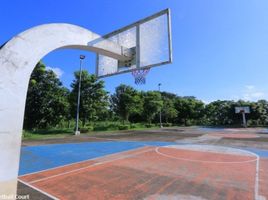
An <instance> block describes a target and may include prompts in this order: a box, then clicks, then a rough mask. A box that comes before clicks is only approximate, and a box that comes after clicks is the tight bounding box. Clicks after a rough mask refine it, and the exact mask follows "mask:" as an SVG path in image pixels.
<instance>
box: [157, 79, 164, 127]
mask: <svg viewBox="0 0 268 200" xmlns="http://www.w3.org/2000/svg"><path fill="white" fill-rule="evenodd" d="M161 85H162V84H161V83H158V91H159V93H160V92H161V90H160V87H161ZM159 123H160V128H163V126H162V108H160V112H159Z"/></svg>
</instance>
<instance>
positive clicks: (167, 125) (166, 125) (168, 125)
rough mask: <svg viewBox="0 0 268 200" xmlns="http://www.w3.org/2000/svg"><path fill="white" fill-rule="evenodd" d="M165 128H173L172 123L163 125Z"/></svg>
mask: <svg viewBox="0 0 268 200" xmlns="http://www.w3.org/2000/svg"><path fill="white" fill-rule="evenodd" d="M162 125H163V126H164V127H170V126H172V123H163V124H162Z"/></svg>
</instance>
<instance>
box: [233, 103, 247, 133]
mask: <svg viewBox="0 0 268 200" xmlns="http://www.w3.org/2000/svg"><path fill="white" fill-rule="evenodd" d="M235 113H237V114H239V113H241V114H242V119H243V126H244V128H247V120H246V114H249V113H250V108H249V106H243V107H235Z"/></svg>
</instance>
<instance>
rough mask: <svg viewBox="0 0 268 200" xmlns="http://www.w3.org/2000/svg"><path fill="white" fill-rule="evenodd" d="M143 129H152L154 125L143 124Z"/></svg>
mask: <svg viewBox="0 0 268 200" xmlns="http://www.w3.org/2000/svg"><path fill="white" fill-rule="evenodd" d="M145 127H146V128H152V127H154V125H153V124H145Z"/></svg>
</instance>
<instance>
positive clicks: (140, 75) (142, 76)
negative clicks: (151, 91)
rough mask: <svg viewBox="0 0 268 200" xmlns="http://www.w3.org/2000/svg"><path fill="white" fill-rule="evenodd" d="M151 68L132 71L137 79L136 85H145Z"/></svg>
mask: <svg viewBox="0 0 268 200" xmlns="http://www.w3.org/2000/svg"><path fill="white" fill-rule="evenodd" d="M149 71H150V68H147V69H136V70H133V71H132V75H133V77H134V79H135V84H136V85H144V84H145V83H146V75H147V74H148V73H149Z"/></svg>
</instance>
